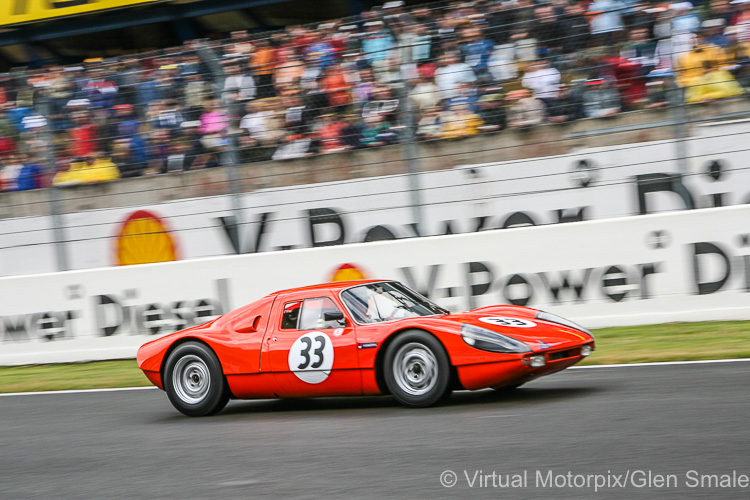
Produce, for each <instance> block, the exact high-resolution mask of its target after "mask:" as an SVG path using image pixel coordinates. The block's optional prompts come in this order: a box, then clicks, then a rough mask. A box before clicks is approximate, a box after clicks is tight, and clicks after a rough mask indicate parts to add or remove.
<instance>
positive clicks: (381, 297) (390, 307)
mask: <svg viewBox="0 0 750 500" xmlns="http://www.w3.org/2000/svg"><path fill="white" fill-rule="evenodd" d="M341 300H343V301H344V304H346V307H347V308H348V309H349V311H350V312H351V313H352V316H353V317H354V320H355V321H356V322H357V323H359V324H369V323H380V322H381V321H391V320H394V319H403V318H413V317H415V316H433V315H435V314H450V311H448V310H447V309H443V308H442V307H440V306H437V305H435V304H433V303H432V302H430V301H429V300H427V299H426V298H424V297H422V296H421V295H420V294H418V293H416V292H414V291H412V290H409V289H408V288H406V287H405V286H404V285H402V284H401V283H398V282H395V281H391V282H384V283H369V284H367V285H360V286H355V287H353V288H349V289H347V290H344V291H343V292H342V293H341Z"/></svg>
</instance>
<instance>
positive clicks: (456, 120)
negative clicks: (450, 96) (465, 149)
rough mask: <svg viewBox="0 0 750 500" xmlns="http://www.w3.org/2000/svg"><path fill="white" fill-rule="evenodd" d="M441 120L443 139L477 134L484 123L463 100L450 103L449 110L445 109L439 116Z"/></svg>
mask: <svg viewBox="0 0 750 500" xmlns="http://www.w3.org/2000/svg"><path fill="white" fill-rule="evenodd" d="M441 121H442V122H443V130H442V136H443V139H457V138H459V137H467V136H470V135H474V134H478V133H479V127H481V126H482V125H483V124H484V121H483V120H482V118H481V117H480V116H479V115H478V114H476V113H474V112H473V111H472V110H471V109H469V106H468V104H466V103H463V102H458V103H455V104H452V105H451V107H450V111H446V112H445V113H443V115H442V116H441Z"/></svg>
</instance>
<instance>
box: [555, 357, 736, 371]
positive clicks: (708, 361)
mask: <svg viewBox="0 0 750 500" xmlns="http://www.w3.org/2000/svg"><path fill="white" fill-rule="evenodd" d="M747 362H750V358H734V359H706V360H701V361H655V362H653V363H622V364H619V365H589V366H571V367H570V368H568V370H590V369H592V368H630V367H631V366H672V365H705V364H711V363H747Z"/></svg>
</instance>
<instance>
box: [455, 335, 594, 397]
mask: <svg viewBox="0 0 750 500" xmlns="http://www.w3.org/2000/svg"><path fill="white" fill-rule="evenodd" d="M584 346H590V348H591V350H593V349H594V343H593V342H589V343H587V344H582V345H580V346H576V347H571V348H567V349H556V350H549V351H537V352H533V353H529V354H526V355H524V356H523V357H521V358H518V359H513V360H509V361H498V362H493V363H481V364H475V365H464V366H459V367H457V368H456V370H457V372H458V378H459V380H460V382H461V386H462V387H463V388H464V389H469V390H477V389H485V388H487V387H496V388H500V387H505V386H509V385H518V384H523V383H525V382H528V381H530V380H533V379H536V378H539V377H543V376H545V375H550V374H552V373H555V372H559V371H560V370H564V369H565V368H568V367H569V366H573V365H574V364H576V363H578V362H579V361H581V360H582V359H584V358H585V357H586V356H584V355H582V354H581V349H582V348H583V347H584ZM539 357H543V359H544V365H543V366H532V365H533V363H532V358H539Z"/></svg>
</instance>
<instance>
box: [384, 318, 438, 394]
mask: <svg viewBox="0 0 750 500" xmlns="http://www.w3.org/2000/svg"><path fill="white" fill-rule="evenodd" d="M383 375H384V378H385V384H386V386H387V387H388V390H389V391H390V393H391V394H392V395H393V396H394V397H395V398H396V400H397V401H398V402H399V403H401V404H402V405H404V406H411V407H416V408H422V407H426V406H432V405H434V404H436V403H438V402H440V401H441V400H443V399H445V398H447V397H448V396H449V395H450V362H449V360H448V355H447V354H446V353H445V349H444V348H443V345H442V344H441V343H440V342H439V341H438V340H437V339H436V338H435V337H433V336H432V335H430V334H428V333H426V332H421V331H410V332H409V331H407V332H404V333H402V334H401V335H399V336H398V337H396V339H395V340H394V341H393V342H391V344H390V345H389V346H388V350H387V351H386V353H385V363H384V373H383Z"/></svg>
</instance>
